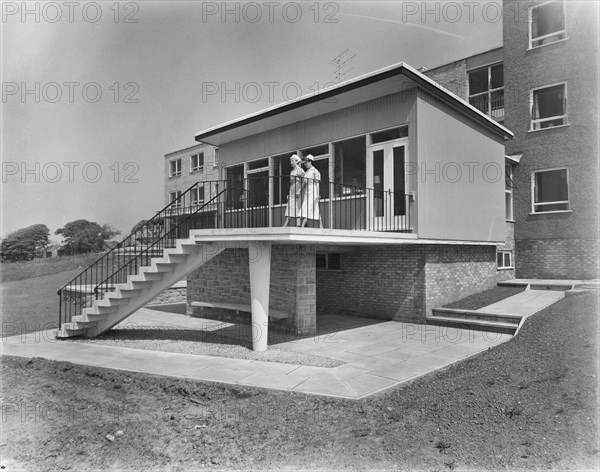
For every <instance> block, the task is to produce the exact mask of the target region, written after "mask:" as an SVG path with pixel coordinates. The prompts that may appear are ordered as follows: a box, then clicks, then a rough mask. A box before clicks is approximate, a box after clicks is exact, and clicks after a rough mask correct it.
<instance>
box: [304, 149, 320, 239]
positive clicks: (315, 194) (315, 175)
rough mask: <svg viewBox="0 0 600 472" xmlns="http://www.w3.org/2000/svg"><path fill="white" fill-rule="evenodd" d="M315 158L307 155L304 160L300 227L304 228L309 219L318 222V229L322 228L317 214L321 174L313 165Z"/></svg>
mask: <svg viewBox="0 0 600 472" xmlns="http://www.w3.org/2000/svg"><path fill="white" fill-rule="evenodd" d="M314 160H315V158H314V157H313V155H312V154H309V155H308V156H306V157H305V158H304V165H305V167H306V172H305V173H304V186H305V190H304V198H303V199H302V216H303V218H304V219H303V220H302V226H305V225H306V223H307V222H308V220H309V218H310V219H311V220H319V228H322V227H323V223H322V222H321V214H320V213H319V199H320V195H319V183H320V182H321V173H320V172H319V171H318V170H317V169H316V167H315V166H314V165H313V161H314Z"/></svg>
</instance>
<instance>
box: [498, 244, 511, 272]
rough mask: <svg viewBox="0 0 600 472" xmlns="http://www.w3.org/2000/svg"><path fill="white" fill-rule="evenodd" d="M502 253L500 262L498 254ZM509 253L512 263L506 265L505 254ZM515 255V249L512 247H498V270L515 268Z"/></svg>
mask: <svg viewBox="0 0 600 472" xmlns="http://www.w3.org/2000/svg"><path fill="white" fill-rule="evenodd" d="M499 254H502V264H501V265H500V264H498V255H499ZM506 255H508V256H509V258H510V264H509V265H504V261H505V260H506V259H505V256H506ZM514 261H515V260H514V257H513V251H512V249H498V250H497V251H496V270H510V269H514V268H515V262H514Z"/></svg>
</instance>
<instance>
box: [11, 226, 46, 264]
mask: <svg viewBox="0 0 600 472" xmlns="http://www.w3.org/2000/svg"><path fill="white" fill-rule="evenodd" d="M49 234H50V230H49V229H48V227H47V226H46V225H43V224H36V225H31V226H28V227H27V228H21V229H18V230H17V231H15V232H13V233H10V234H9V235H8V236H7V237H6V238H5V239H4V240H3V241H2V244H1V246H0V252H1V253H2V260H3V261H7V262H13V261H30V260H31V259H33V258H34V257H36V256H43V255H44V252H45V249H46V246H47V245H48V235H49Z"/></svg>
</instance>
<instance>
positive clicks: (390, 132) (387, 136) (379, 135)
mask: <svg viewBox="0 0 600 472" xmlns="http://www.w3.org/2000/svg"><path fill="white" fill-rule="evenodd" d="M407 136H408V125H406V126H401V127H400V128H392V129H386V130H384V131H377V132H376V133H371V144H377V143H383V142H385V141H392V140H394V139H400V138H406V137H407Z"/></svg>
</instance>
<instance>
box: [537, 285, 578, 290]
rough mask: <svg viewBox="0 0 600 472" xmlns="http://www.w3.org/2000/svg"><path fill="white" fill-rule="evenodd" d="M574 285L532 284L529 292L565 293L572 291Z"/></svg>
mask: <svg viewBox="0 0 600 472" xmlns="http://www.w3.org/2000/svg"><path fill="white" fill-rule="evenodd" d="M572 288H573V284H531V285H530V286H529V290H554V291H565V290H571V289H572Z"/></svg>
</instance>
